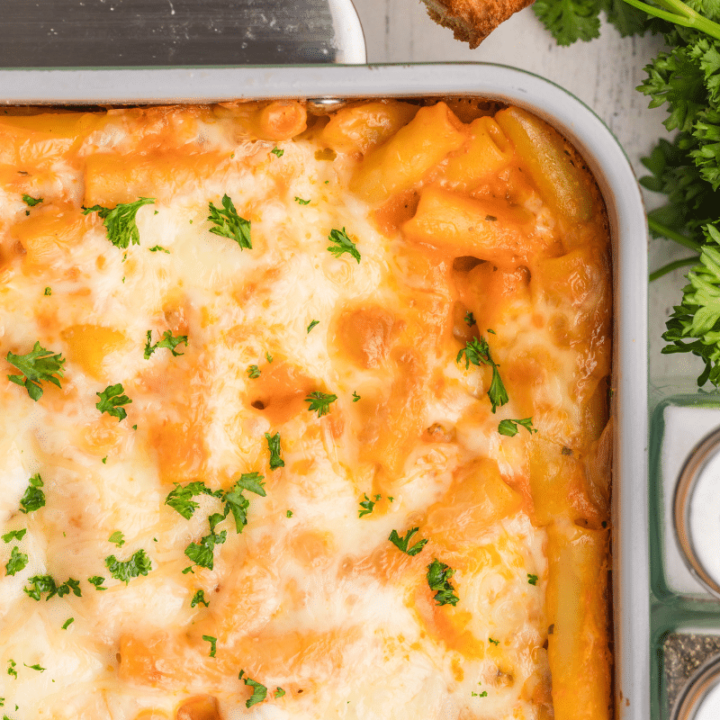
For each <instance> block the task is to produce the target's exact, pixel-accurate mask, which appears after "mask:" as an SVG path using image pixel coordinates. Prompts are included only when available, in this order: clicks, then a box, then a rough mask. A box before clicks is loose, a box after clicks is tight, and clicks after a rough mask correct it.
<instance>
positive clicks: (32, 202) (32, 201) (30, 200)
mask: <svg viewBox="0 0 720 720" xmlns="http://www.w3.org/2000/svg"><path fill="white" fill-rule="evenodd" d="M22 199H23V202H24V203H25V204H26V205H27V206H28V207H35V206H36V205H39V204H40V203H41V202H42V201H43V200H44V199H45V198H34V197H32V196H30V195H25V194H23V196H22Z"/></svg>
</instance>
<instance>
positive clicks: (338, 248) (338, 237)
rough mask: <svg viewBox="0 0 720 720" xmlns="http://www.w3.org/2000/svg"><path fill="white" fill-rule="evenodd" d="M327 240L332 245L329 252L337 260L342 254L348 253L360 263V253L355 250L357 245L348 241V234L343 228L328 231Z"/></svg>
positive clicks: (328, 248)
mask: <svg viewBox="0 0 720 720" xmlns="http://www.w3.org/2000/svg"><path fill="white" fill-rule="evenodd" d="M328 240H330V242H331V243H335V244H334V245H329V246H328V247H327V250H329V251H330V252H331V253H332V254H333V255H334V256H335V257H337V258H339V257H340V256H341V255H342V254H343V253H348V254H349V255H350V256H351V257H354V258H355V260H357V261H358V263H359V262H360V257H361V255H360V251H359V250H358V249H357V245H356V244H355V243H354V242H353V241H352V240H351V239H350V237H349V236H348V234H347V233H346V232H345V228H343V229H342V230H336V229H333V230H331V231H330V235H329V236H328Z"/></svg>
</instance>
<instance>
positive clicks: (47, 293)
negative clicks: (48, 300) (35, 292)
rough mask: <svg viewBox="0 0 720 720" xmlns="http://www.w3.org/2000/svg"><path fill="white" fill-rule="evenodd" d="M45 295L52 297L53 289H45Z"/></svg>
mask: <svg viewBox="0 0 720 720" xmlns="http://www.w3.org/2000/svg"><path fill="white" fill-rule="evenodd" d="M43 295H52V288H50V287H46V288H45V292H44V293H43Z"/></svg>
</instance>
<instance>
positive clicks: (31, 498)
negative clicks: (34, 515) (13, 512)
mask: <svg viewBox="0 0 720 720" xmlns="http://www.w3.org/2000/svg"><path fill="white" fill-rule="evenodd" d="M28 482H29V483H30V485H29V486H28V488H27V490H25V494H24V495H23V496H22V498H20V505H22V507H21V508H20V512H21V513H25V515H27V514H28V513H31V512H35V511H36V510H39V509H40V508H41V507H45V493H44V492H43V491H42V490H41V489H40V488H41V487H44V485H43V481H42V478H41V477H40V473H36V474H35V475H33V476H32V477H31V478H30V480H29V481H28Z"/></svg>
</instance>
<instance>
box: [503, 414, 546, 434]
mask: <svg viewBox="0 0 720 720" xmlns="http://www.w3.org/2000/svg"><path fill="white" fill-rule="evenodd" d="M518 425H519V426H521V427H524V428H525V429H526V430H527V431H528V432H529V433H530V434H531V435H532V434H533V433H536V432H537V429H536V428H534V427H533V424H532V418H531V417H529V418H523V419H522V420H502V421H501V422H500V424H499V425H498V432H499V433H500V434H501V435H507V436H508V437H515V435H517V434H518V432H519V430H520V428H519V427H518Z"/></svg>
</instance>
